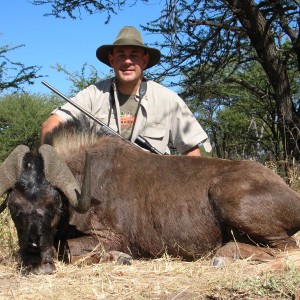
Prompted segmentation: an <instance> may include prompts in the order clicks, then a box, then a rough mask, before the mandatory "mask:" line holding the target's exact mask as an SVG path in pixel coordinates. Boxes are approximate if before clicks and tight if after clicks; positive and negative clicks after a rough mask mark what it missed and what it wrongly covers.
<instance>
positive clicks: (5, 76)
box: [0, 45, 42, 94]
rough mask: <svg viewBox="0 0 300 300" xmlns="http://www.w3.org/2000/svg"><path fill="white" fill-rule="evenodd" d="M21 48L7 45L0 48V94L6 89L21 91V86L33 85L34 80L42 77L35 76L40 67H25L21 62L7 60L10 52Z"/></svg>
mask: <svg viewBox="0 0 300 300" xmlns="http://www.w3.org/2000/svg"><path fill="white" fill-rule="evenodd" d="M23 46H24V45H18V46H14V47H10V46H9V45H4V46H2V47H0V94H1V93H2V92H3V91H6V90H8V89H11V90H13V91H18V90H22V85H23V84H25V83H27V84H33V83H34V82H33V80H34V79H37V78H39V77H42V76H41V75H37V73H38V71H39V70H40V67H37V66H29V67H26V66H25V65H24V64H22V63H21V62H14V61H12V60H10V59H9V58H8V53H9V52H10V51H14V50H16V49H18V48H20V47H23Z"/></svg>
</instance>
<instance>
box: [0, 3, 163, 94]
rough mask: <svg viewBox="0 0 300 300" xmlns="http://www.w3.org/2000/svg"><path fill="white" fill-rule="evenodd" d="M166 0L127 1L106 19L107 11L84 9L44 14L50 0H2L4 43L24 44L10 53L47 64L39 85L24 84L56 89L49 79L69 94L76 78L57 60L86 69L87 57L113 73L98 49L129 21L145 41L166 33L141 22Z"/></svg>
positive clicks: (71, 67)
mask: <svg viewBox="0 0 300 300" xmlns="http://www.w3.org/2000/svg"><path fill="white" fill-rule="evenodd" d="M129 3H130V0H129ZM131 3H134V0H132V1H131ZM163 5H164V1H162V0H154V1H151V4H147V5H146V4H137V5H133V6H131V7H130V6H126V9H124V10H122V11H120V12H118V15H113V16H112V19H111V21H110V22H109V24H107V25H105V20H106V14H105V13H102V14H100V13H97V14H93V15H88V14H86V13H83V15H82V18H81V19H77V20H72V19H71V18H66V19H58V18H55V17H53V16H48V17H46V16H43V15H44V14H45V13H47V12H50V11H51V7H50V6H48V5H42V6H35V5H33V4H31V3H30V0H0V45H1V46H4V45H9V46H11V47H13V46H17V45H21V44H22V45H24V47H21V48H18V49H16V50H13V51H10V52H8V53H7V55H6V56H7V57H8V58H9V59H10V60H12V61H15V62H21V63H23V64H24V65H25V66H39V67H41V70H40V71H39V73H38V74H39V75H44V76H45V77H43V78H39V79H36V80H35V84H34V85H27V86H24V88H25V90H26V91H28V92H31V93H42V94H50V93H51V91H50V90H49V89H48V88H47V87H45V86H44V85H43V84H42V83H41V81H42V80H45V81H46V82H48V83H49V84H50V85H52V86H54V87H55V88H56V89H58V90H59V91H60V92H62V93H64V94H67V93H69V91H70V85H71V84H70V82H69V81H67V79H66V75H65V74H63V73H62V72H58V71H57V70H55V69H53V68H51V66H55V65H56V64H60V65H62V66H63V67H64V68H65V69H67V70H68V71H69V72H71V73H72V72H75V71H80V69H81V67H82V66H83V65H84V64H85V63H87V65H93V66H94V67H96V68H97V70H98V71H99V72H103V73H104V74H108V73H109V72H110V68H109V67H107V66H106V65H104V64H103V63H101V62H100V61H98V59H97V58H96V55H95V53H96V49H97V48H98V47H99V46H101V45H103V44H112V43H113V41H114V39H115V37H116V36H117V34H118V32H119V30H120V29H121V28H122V27H123V26H126V25H130V26H135V27H137V28H138V29H139V30H140V31H141V33H142V35H143V39H144V42H145V43H147V44H151V43H153V42H154V41H156V40H157V39H159V38H160V37H159V36H157V35H153V34H149V33H146V32H143V31H142V30H141V28H140V25H141V24H142V25H146V24H147V22H150V21H152V20H154V19H156V18H157V17H159V16H160V13H161V9H162V7H163ZM1 46H0V47H1ZM46 76H47V77H46Z"/></svg>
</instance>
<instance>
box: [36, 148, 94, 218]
mask: <svg viewBox="0 0 300 300" xmlns="http://www.w3.org/2000/svg"><path fill="white" fill-rule="evenodd" d="M39 153H40V154H41V155H42V158H43V160H44V173H45V177H46V179H47V180H48V181H49V182H50V183H51V184H52V185H53V186H55V187H56V188H58V189H59V190H61V191H62V192H63V193H64V194H65V196H66V197H67V198H68V200H69V202H70V204H71V206H72V207H73V208H74V209H75V210H76V211H77V212H79V213H85V212H87V211H88V209H89V208H90V201H91V192H90V191H91V185H90V181H89V183H87V182H86V181H87V180H88V178H85V176H84V178H83V190H82V192H81V191H80V187H79V184H78V182H77V180H76V179H75V177H74V176H73V174H72V172H71V170H70V169H69V167H68V166H67V165H66V163H65V162H64V161H63V159H62V158H61V157H60V156H59V155H58V154H57V152H56V151H55V149H54V148H53V147H52V146H50V145H47V144H44V145H42V146H41V147H40V148H39ZM88 161H89V159H88ZM88 168H90V166H89V167H88ZM85 169H86V168H85ZM85 173H87V174H89V173H90V170H85ZM89 180H90V179H89ZM84 184H87V187H85V186H84ZM80 194H81V195H80Z"/></svg>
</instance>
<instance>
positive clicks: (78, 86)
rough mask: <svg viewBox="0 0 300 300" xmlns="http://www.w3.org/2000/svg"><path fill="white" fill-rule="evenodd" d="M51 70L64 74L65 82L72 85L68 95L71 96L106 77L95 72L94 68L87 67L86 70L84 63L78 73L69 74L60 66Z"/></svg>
mask: <svg viewBox="0 0 300 300" xmlns="http://www.w3.org/2000/svg"><path fill="white" fill-rule="evenodd" d="M53 68H54V69H56V70H57V71H58V72H61V73H64V74H65V75H66V76H67V80H69V81H70V83H71V84H72V86H71V88H70V93H71V94H72V95H74V94H76V93H78V92H79V91H80V90H83V89H84V88H86V87H87V86H89V85H91V84H95V82H98V81H100V80H102V79H104V78H107V77H108V76H105V75H104V74H103V73H101V72H100V73H99V71H97V69H96V68H95V67H94V66H89V69H87V64H86V63H85V64H84V65H83V66H82V67H81V69H80V71H79V72H78V71H75V72H70V71H68V70H66V68H64V67H63V66H61V65H60V64H57V65H55V66H54V67H53ZM100 74H101V76H100Z"/></svg>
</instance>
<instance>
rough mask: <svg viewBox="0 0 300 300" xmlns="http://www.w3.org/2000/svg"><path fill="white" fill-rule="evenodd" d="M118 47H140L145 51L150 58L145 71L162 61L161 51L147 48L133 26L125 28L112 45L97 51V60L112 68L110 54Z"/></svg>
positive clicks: (104, 46) (101, 47)
mask: <svg viewBox="0 0 300 300" xmlns="http://www.w3.org/2000/svg"><path fill="white" fill-rule="evenodd" d="M116 46H139V47H142V48H143V49H145V51H146V53H148V54H149V56H150V59H149V63H148V65H147V67H146V68H145V69H148V68H151V67H153V66H155V65H156V64H158V62H159V60H160V55H161V54H160V51H159V50H157V49H155V48H149V47H146V46H145V44H144V42H143V38H142V36H141V34H140V32H139V31H138V30H137V29H136V28H134V27H132V26H125V27H123V28H122V29H121V30H120V32H119V34H118V35H117V37H116V39H115V41H114V43H113V44H112V45H103V46H100V47H99V48H98V49H97V51H96V56H97V58H98V59H99V60H100V61H101V62H103V63H104V64H106V65H108V66H109V67H110V63H109V60H108V54H109V53H110V52H112V49H113V48H114V47H116Z"/></svg>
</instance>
